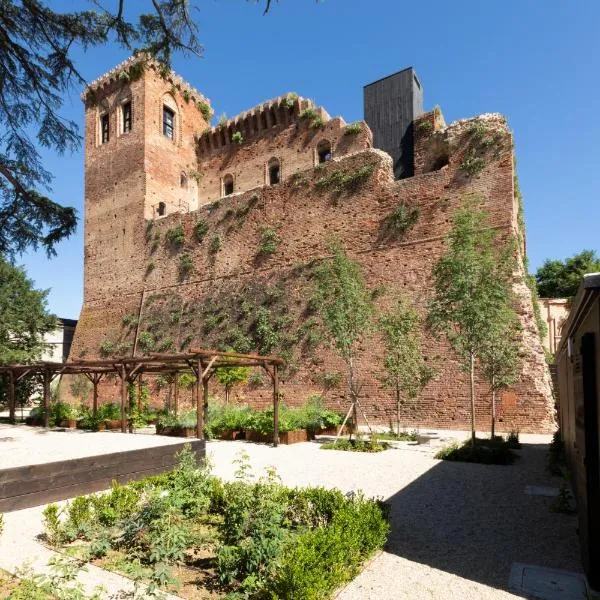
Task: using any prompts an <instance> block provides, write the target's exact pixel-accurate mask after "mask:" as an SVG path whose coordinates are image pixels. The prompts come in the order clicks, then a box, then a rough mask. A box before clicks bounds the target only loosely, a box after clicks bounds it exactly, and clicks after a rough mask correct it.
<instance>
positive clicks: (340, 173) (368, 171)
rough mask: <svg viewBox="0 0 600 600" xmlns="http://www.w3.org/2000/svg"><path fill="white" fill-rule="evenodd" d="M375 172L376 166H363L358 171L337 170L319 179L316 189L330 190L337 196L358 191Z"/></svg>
mask: <svg viewBox="0 0 600 600" xmlns="http://www.w3.org/2000/svg"><path fill="white" fill-rule="evenodd" d="M374 171H375V165H374V164H371V165H363V166H362V167H358V168H357V169H353V170H349V169H337V170H335V171H332V172H331V173H329V174H327V175H325V176H324V177H321V178H320V179H317V181H316V182H315V187H317V188H319V189H330V190H332V191H333V192H335V193H337V194H341V193H343V192H346V193H350V192H355V191H357V190H358V189H359V188H360V187H361V186H362V184H363V183H365V182H366V181H367V180H368V179H369V177H371V175H372V174H373V172H374Z"/></svg>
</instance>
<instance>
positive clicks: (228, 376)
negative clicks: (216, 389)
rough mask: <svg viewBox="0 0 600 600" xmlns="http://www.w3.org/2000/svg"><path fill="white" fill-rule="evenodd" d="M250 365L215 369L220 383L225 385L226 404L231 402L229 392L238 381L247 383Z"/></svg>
mask: <svg viewBox="0 0 600 600" xmlns="http://www.w3.org/2000/svg"><path fill="white" fill-rule="evenodd" d="M249 373H250V369H249V368H248V367H232V368H229V369H226V368H220V369H217V370H216V371H215V375H216V376H217V379H218V380H219V383H220V384H222V385H223V386H224V387H225V404H226V405H227V404H229V394H230V393H231V390H232V389H233V386H234V385H235V384H236V383H246V382H247V381H248V374H249Z"/></svg>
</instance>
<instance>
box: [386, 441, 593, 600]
mask: <svg viewBox="0 0 600 600" xmlns="http://www.w3.org/2000/svg"><path fill="white" fill-rule="evenodd" d="M547 450H548V446H547V445H545V444H543V445H538V444H536V445H534V444H530V445H528V444H524V445H523V448H522V449H521V450H519V451H517V453H518V454H519V455H520V458H519V459H518V460H517V461H516V462H515V463H514V464H513V465H506V466H500V465H479V464H469V463H458V462H448V461H442V462H440V463H437V464H436V466H434V467H433V468H431V469H430V470H429V471H427V472H426V473H425V474H424V475H422V476H421V477H419V478H418V479H416V480H415V481H414V482H413V483H411V484H410V485H408V486H407V487H405V488H403V489H402V490H401V491H399V492H398V493H397V494H394V495H393V496H391V497H390V498H389V499H388V500H387V502H388V503H389V505H390V509H391V510H390V512H391V519H392V531H391V534H390V539H389V542H388V545H387V547H386V550H387V552H390V553H392V554H397V555H399V556H402V557H403V558H406V559H409V560H412V561H415V562H418V563H421V564H426V565H429V566H430V567H432V568H435V569H439V570H441V571H446V572H449V573H453V574H455V575H457V576H459V577H462V578H464V579H468V580H472V581H477V582H480V583H483V584H486V585H488V586H491V587H494V588H498V589H504V590H508V578H509V574H510V569H511V565H512V563H513V562H522V563H528V564H534V565H539V566H544V567H551V568H559V569H567V570H571V571H581V570H582V567H581V561H580V558H579V548H578V540H577V533H576V526H577V523H576V518H575V517H574V516H567V515H562V514H557V513H554V512H551V511H550V508H549V507H550V503H551V499H548V498H544V497H539V496H528V495H526V494H525V493H524V490H525V486H526V485H547V486H558V485H560V479H559V478H556V477H552V476H550V475H549V474H548V473H547V472H546V470H545V465H546V453H547ZM513 593H514V592H513Z"/></svg>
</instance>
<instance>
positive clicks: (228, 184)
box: [223, 175, 233, 196]
mask: <svg viewBox="0 0 600 600" xmlns="http://www.w3.org/2000/svg"><path fill="white" fill-rule="evenodd" d="M231 194H233V177H232V176H231V175H225V177H224V178H223V195H224V196H230V195H231Z"/></svg>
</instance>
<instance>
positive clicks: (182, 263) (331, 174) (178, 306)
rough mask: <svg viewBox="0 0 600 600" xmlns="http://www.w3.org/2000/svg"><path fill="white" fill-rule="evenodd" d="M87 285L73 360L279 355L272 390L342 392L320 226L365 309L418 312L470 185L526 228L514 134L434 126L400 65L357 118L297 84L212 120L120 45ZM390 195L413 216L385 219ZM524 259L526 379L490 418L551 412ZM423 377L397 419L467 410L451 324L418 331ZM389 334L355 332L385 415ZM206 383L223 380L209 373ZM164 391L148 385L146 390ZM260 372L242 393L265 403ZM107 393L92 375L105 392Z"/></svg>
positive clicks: (482, 411)
mask: <svg viewBox="0 0 600 600" xmlns="http://www.w3.org/2000/svg"><path fill="white" fill-rule="evenodd" d="M83 98H84V102H85V111H86V115H85V284H84V304H83V308H82V312H81V317H80V320H79V323H78V326H77V330H76V334H75V338H74V342H73V346H72V350H71V355H70V358H71V360H77V359H82V358H85V359H93V358H99V357H110V356H124V355H128V356H131V355H140V354H143V353H146V352H150V351H161V352H177V351H185V350H187V349H189V348H215V347H219V348H227V347H228V348H235V349H236V350H238V351H240V352H254V351H258V352H261V353H274V354H280V355H282V356H284V357H285V358H286V361H287V366H286V369H285V372H284V374H283V385H282V390H283V393H284V402H286V403H288V404H301V403H303V402H304V401H306V399H307V398H308V396H309V395H310V394H312V393H321V394H323V397H324V399H325V400H326V402H327V403H328V404H329V405H330V406H331V407H332V408H334V409H337V408H338V407H343V408H346V407H347V402H346V401H345V400H344V395H345V391H344V390H345V387H344V370H343V365H342V363H341V362H340V361H339V360H338V359H337V358H336V356H335V355H334V354H333V352H332V351H331V349H329V348H328V347H327V345H326V343H325V341H324V339H323V336H322V334H321V333H320V330H319V327H318V320H317V318H316V315H315V314H314V310H313V307H312V305H311V296H312V289H313V285H314V284H313V281H312V279H311V278H312V273H313V270H314V267H315V265H317V264H318V262H319V261H320V260H321V259H322V258H323V257H324V256H326V255H327V252H328V251H327V244H328V240H330V239H332V238H333V237H335V238H337V239H339V240H341V241H342V243H343V244H344V246H345V248H346V250H347V252H348V253H349V255H350V256H352V258H353V259H355V260H356V261H358V263H359V264H360V266H361V269H362V272H363V274H364V276H365V278H366V281H367V283H368V286H369V288H370V289H371V290H372V292H373V298H374V300H375V303H376V307H377V312H381V311H383V310H385V309H386V308H389V307H390V306H391V305H392V304H393V303H394V301H395V299H396V298H397V296H398V295H399V294H400V295H402V296H403V297H404V298H406V299H407V300H409V301H410V302H411V303H412V305H414V306H415V308H416V309H417V310H418V311H419V312H421V313H422V314H424V313H425V307H426V304H427V301H428V299H429V298H430V295H431V289H432V283H431V269H432V266H433V265H434V263H435V261H436V260H437V259H438V258H439V257H440V256H441V254H442V253H443V251H444V244H445V237H446V235H447V234H448V232H449V229H450V227H451V222H452V214H453V212H454V211H455V210H456V209H457V207H458V206H459V205H460V203H461V200H462V199H463V198H464V197H466V196H468V195H472V194H477V195H479V197H480V198H481V200H482V202H483V204H484V205H485V209H486V210H487V212H488V214H489V221H490V225H491V226H493V227H495V228H497V229H498V230H499V231H500V232H501V235H502V236H503V237H504V238H507V237H508V236H515V237H516V238H517V239H519V240H520V242H521V243H520V253H521V256H522V255H523V253H524V245H525V244H524V231H523V227H522V225H521V220H520V218H519V210H520V208H519V202H518V198H517V195H516V193H515V169H514V160H513V141H512V135H511V133H510V131H509V130H508V128H507V125H506V122H505V120H504V118H503V117H502V116H500V115H498V114H487V115H482V116H480V117H476V118H473V119H467V120H462V121H458V122H455V123H452V124H450V125H446V123H445V122H444V119H443V116H442V114H441V111H440V110H439V109H436V110H434V111H431V112H423V108H422V103H423V100H422V98H423V94H422V88H421V84H420V82H419V80H418V79H417V76H416V74H415V73H414V71H413V70H412V69H406V70H404V71H401V72H400V73H397V74H395V75H392V76H390V77H388V78H385V79H382V80H380V81H377V82H375V83H373V84H371V85H369V86H366V87H365V121H361V122H358V123H353V124H350V125H348V124H346V123H345V121H344V120H343V119H342V118H341V117H334V118H331V117H330V116H329V115H328V114H327V112H326V111H325V110H324V109H323V108H321V107H318V106H316V105H315V104H314V103H313V102H312V101H310V100H307V99H304V98H302V97H300V96H298V95H296V94H293V93H289V94H286V95H283V96H281V97H279V98H276V99H273V100H270V101H268V102H265V103H263V104H261V105H259V106H256V107H255V108H253V109H251V110H248V111H246V112H244V113H242V114H240V115H238V116H237V117H235V118H233V119H229V120H226V121H224V122H220V123H219V125H217V126H216V127H211V126H210V124H209V121H210V119H211V117H212V113H213V111H212V108H211V106H210V103H209V101H208V100H207V99H206V98H204V97H203V96H202V94H200V93H199V92H198V91H197V90H196V89H194V88H193V87H191V86H190V85H189V84H188V83H186V82H185V81H183V80H182V79H181V78H180V77H178V76H177V75H175V74H174V73H172V72H168V73H165V72H162V71H161V69H160V67H159V66H158V65H156V64H155V63H154V62H153V61H152V60H148V59H146V58H144V57H138V58H132V59H129V60H127V61H125V62H124V63H122V64H121V65H119V66H117V67H116V68H115V69H113V70H112V71H110V72H108V73H107V74H105V75H104V76H102V77H101V78H100V79H98V80H96V81H95V82H93V83H92V84H90V86H88V88H87V89H86V91H85V92H84V97H83ZM398 207H401V211H403V213H404V214H405V215H407V216H408V218H407V223H408V222H410V221H414V223H411V224H410V226H408V225H407V227H406V228H403V229H402V230H398V229H397V228H393V227H390V219H391V215H392V214H393V213H394V212H395V211H397V210H398ZM523 274H524V269H523V267H522V261H521V267H520V272H519V273H518V274H517V276H516V277H515V282H514V289H515V292H516V296H517V299H518V311H519V314H520V317H521V321H522V325H523V348H524V359H523V366H522V372H521V375H520V378H519V381H518V383H517V384H516V385H514V386H513V387H512V388H511V389H509V390H507V391H505V392H503V393H502V394H501V398H500V399H499V401H498V405H499V406H498V418H499V421H500V422H499V427H500V429H504V430H510V429H518V430H520V431H522V432H525V431H534V432H547V431H550V430H552V428H553V425H554V416H553V401H552V395H551V389H550V379H549V375H548V371H547V367H546V364H545V358H544V351H543V348H542V345H541V343H540V340H539V336H538V330H537V325H536V321H535V318H534V312H533V303H532V297H531V293H530V291H529V289H528V288H527V286H526V285H525V282H524V277H523ZM423 336H424V337H423V349H424V352H425V354H426V356H427V359H428V361H429V363H430V364H431V366H432V367H433V368H434V369H435V376H434V377H433V379H432V380H431V381H430V382H429V384H428V385H427V386H426V388H425V390H424V391H423V393H422V394H421V396H420V397H419V398H418V399H417V400H415V401H410V402H407V403H406V404H405V405H404V409H403V413H404V414H403V420H404V422H405V424H406V426H408V427H413V426H438V427H446V428H456V429H458V428H467V427H468V426H469V414H470V413H469V397H468V377H467V374H466V373H464V372H463V371H462V370H461V368H460V363H459V360H458V358H457V357H456V356H455V354H454V353H453V351H452V350H451V349H450V348H449V346H448V344H447V343H446V342H445V341H444V340H436V339H432V338H431V337H430V336H429V335H428V334H427V332H424V334H423ZM381 357H382V345H381V340H380V339H379V337H378V336H377V334H373V335H372V336H371V337H370V338H369V339H368V341H367V342H366V343H365V345H364V348H362V355H361V358H360V367H359V371H360V377H361V379H362V381H363V387H362V396H363V400H362V402H363V404H364V406H365V408H366V410H367V415H368V417H369V418H370V419H372V420H373V421H374V422H376V423H379V424H388V423H389V422H390V421H392V420H393V418H394V414H395V406H394V399H393V394H392V393H391V392H390V391H389V390H387V389H385V388H384V387H383V386H382V384H381V382H380V374H381V362H382V361H381ZM212 391H213V392H214V393H219V394H222V390H219V389H217V388H216V384H215V388H214V389H213V390H212ZM166 393H168V392H167V391H166V390H164V389H162V390H161V389H159V388H156V389H155V390H153V395H154V396H156V399H157V401H158V400H159V399H160V398H161V397H162V395H164V394H166ZM270 393H271V392H270V387H269V386H268V385H266V382H262V381H261V378H260V376H259V375H258V374H254V375H253V376H252V377H251V378H250V380H249V383H248V384H247V385H243V386H239V387H236V388H235V389H234V392H233V395H234V397H235V398H236V399H237V401H240V402H249V403H251V404H253V405H255V406H265V405H267V404H268V403H270V400H271V396H270ZM478 393H479V400H478V403H477V425H478V427H479V428H480V429H484V430H485V429H486V428H488V427H489V421H490V394H489V392H488V389H487V386H486V385H485V383H484V382H483V381H481V382H479V383H478ZM117 396H118V386H117V383H116V382H110V381H108V382H104V384H103V385H102V386H101V399H102V400H104V401H108V400H109V399H113V398H116V397H117Z"/></svg>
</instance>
